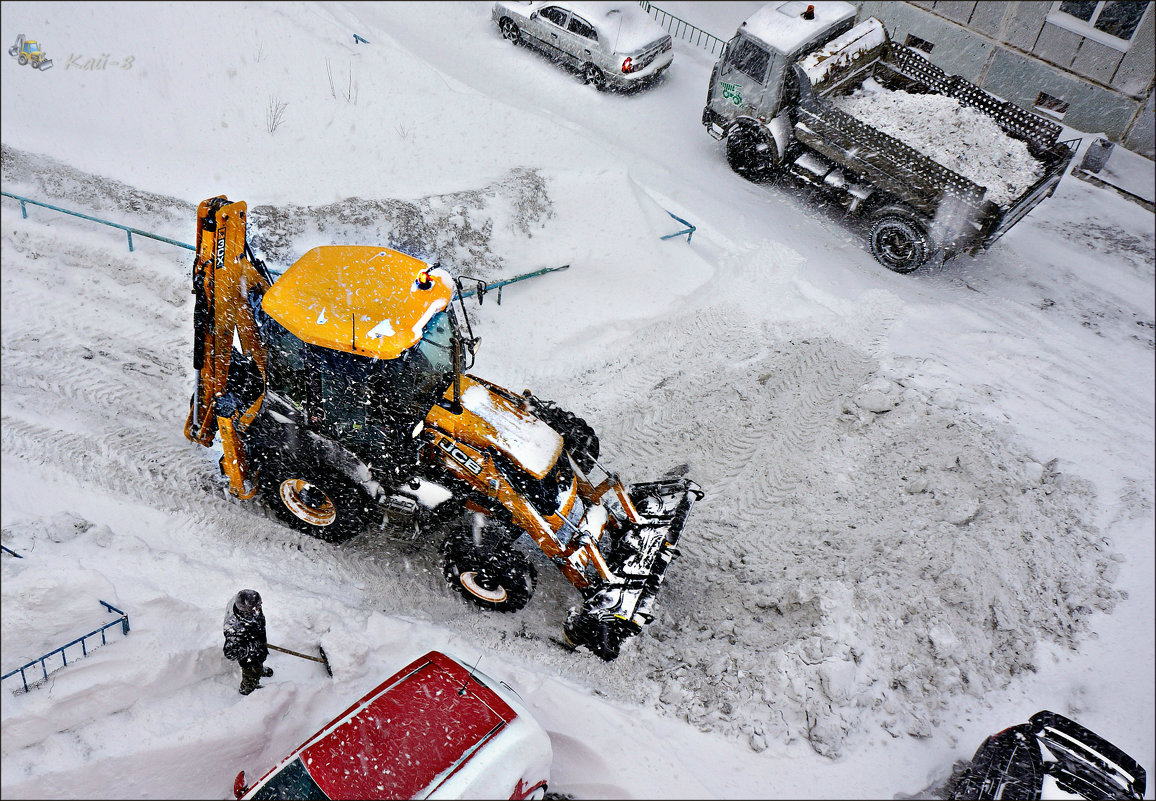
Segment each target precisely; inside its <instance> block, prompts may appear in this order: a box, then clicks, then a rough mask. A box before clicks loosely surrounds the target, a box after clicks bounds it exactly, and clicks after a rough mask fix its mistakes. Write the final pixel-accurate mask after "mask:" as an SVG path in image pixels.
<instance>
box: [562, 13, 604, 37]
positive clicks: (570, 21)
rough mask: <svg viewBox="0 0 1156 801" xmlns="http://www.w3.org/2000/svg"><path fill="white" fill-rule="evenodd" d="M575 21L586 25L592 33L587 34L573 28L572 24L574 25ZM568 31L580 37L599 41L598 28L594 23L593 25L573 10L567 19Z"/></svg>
mask: <svg viewBox="0 0 1156 801" xmlns="http://www.w3.org/2000/svg"><path fill="white" fill-rule="evenodd" d="M575 22H577V23H579V24H581V25H585V26H586V27H587V28H588V29H589V30H590V35H589V36H587V35H586V34H584V33H580V32H578V31H576V30H574V29H573V28H571V27H570V26H571V25H573V24H574V23H575ZM566 32H567V33H572V34H574V35H575V36H577V37H580V38H582V39H585V40H587V41H590V42H597V41H598V29H597V28H595V27H594V26H593V25H591V24H590V23H589V22H587V21H586V20H584V19H582V17H580V16H578V15H577V14H575V13H574V12H573V11H571V12H570V18H569V19H567V20H566Z"/></svg>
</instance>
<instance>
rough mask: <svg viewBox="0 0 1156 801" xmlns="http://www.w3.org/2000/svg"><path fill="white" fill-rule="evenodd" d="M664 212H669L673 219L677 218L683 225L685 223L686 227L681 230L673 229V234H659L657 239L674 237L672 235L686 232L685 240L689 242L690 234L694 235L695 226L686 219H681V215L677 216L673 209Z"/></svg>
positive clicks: (680, 234)
mask: <svg viewBox="0 0 1156 801" xmlns="http://www.w3.org/2000/svg"><path fill="white" fill-rule="evenodd" d="M666 213H667V214H669V215H670V216H671V217H673V218H674V219H676V220H678V221H679V222H680V223H682V224H683V225H685V226H686V229H685V230H682V231H675V232H674V233H673V234H667V235H666V236H660V237H659V239H674V237H676V236H682V235H683V234H686V241H687V242H689V241H690V238H691V237H692V236H694V232H695V226H694V225H693V224H692V223H689V222H687V221H686V220H684V219H682V217H679V216H678V215H677V214H675V213H674V212H673V211H667V212H666Z"/></svg>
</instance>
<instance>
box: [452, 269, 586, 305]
mask: <svg viewBox="0 0 1156 801" xmlns="http://www.w3.org/2000/svg"><path fill="white" fill-rule="evenodd" d="M569 268H570V265H569V264H563V265H562V266H561V267H543V268H542V269H541V270H534V271H533V272H530V273H522V274H521V275H515V276H514V277H513V278H507V279H505V280H502V281H495V282H494V283H492V284H490V283H487V284H486V285H485V287H484V288H483V289H482V291H483V292H489V291H490V290H491V289H496V290H498V305H499V306H500V305H501V304H502V287H504V286H509V285H510V284H516V283H518V282H519V281H525V280H526V279H527V278H536V277H537V276H539V275H545V274H546V273H556V272H558V271H559V270H567V269H569ZM476 294H478V290H476V289H467V290H466V291H465V292H463V293H462V294H461V296H462V297H463V298H468V297H471V296H472V295H476Z"/></svg>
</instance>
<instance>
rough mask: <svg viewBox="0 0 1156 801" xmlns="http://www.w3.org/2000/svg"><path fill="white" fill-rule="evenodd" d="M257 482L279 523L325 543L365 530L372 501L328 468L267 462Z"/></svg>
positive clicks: (347, 537) (338, 541)
mask: <svg viewBox="0 0 1156 801" xmlns="http://www.w3.org/2000/svg"><path fill="white" fill-rule="evenodd" d="M259 483H260V485H261V492H262V494H263V495H264V496H265V500H266V502H267V503H268V504H269V506H270V507H272V509H273V513H274V514H275V515H277V518H278V519H279V520H281V522H283V523H285V524H286V525H288V526H289V527H290V528H294V529H296V530H297V531H303V532H305V533H306V534H309V535H310V536H313V537H317V538H318V539H320V540H324V541H325V542H332V543H341V542H345V541H346V540H348V539H352V538H353V537H356V536H357V535H358V534H360V533H361V532H362V531H364V530H365V526H366V523H367V522H368V520H369V510H370V508H371V504H372V501H371V500H370V499H369V498H368V497H366V495H365V493H364V492H362V491H361V490H360V489H358V488H357V487H354V486H353V485H351V484H350V483H349V482H347V481H345V480H344V479H342V478H340V477H339V476H336V475H334V474H333V473H332V472H330V471H325V470H321V469H317V468H313V469H311V468H306V467H302V466H300V465H298V464H296V463H294V462H288V463H284V464H283V463H281V462H268V463H266V464H265V465H264V466H263V467H262V468H261V470H260V477H259Z"/></svg>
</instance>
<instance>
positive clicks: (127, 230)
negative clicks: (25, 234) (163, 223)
mask: <svg viewBox="0 0 1156 801" xmlns="http://www.w3.org/2000/svg"><path fill="white" fill-rule="evenodd" d="M0 195H3V196H4V197H10V198H12V199H13V200H19V201H20V213H21V214H23V215H24V218H25V219H28V208H27V207H26V205H25V204H26V203H31V204H32V205H33V206H42V207H44V208H46V209H52V210H53V211H59V212H60V213H61V214H71V215H72V216H73V217H80V218H81V219H83V220H91V221H92V222H94V223H100V224H101V225H107V226H109V227H110V228H119V229H120V230H122V231H124V232H125V233H126V234H128V249H129V252H132V250H133V246H132V235H133V234H136V235H137V236H143V237H146V238H148V239H155V240H157V241H158V242H164V243H165V244H168V245H176V246H177V247H180V248H185V249H186V250H196V248H194V247H193V246H192V245H189V244H186V243H184V242H178V241H177V240H175V239H169V238H168V237H167V236H161V235H160V234H150V233H149V232H148V231H142V230H140V229H139V228H131V227H129V226H127V225H121V224H120V223H114V222H112V221H111V220H102V219H100V218H99V217H92V216H90V215H88V214H81V213H80V212H79V211H70V210H68V209H62V208H60V207H59V206H53V205H51V204H49V203H41V202H40V201H39V200H32V199H31V198H27V197H21V196H20V195H14V194H12V193H11V192H0Z"/></svg>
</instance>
